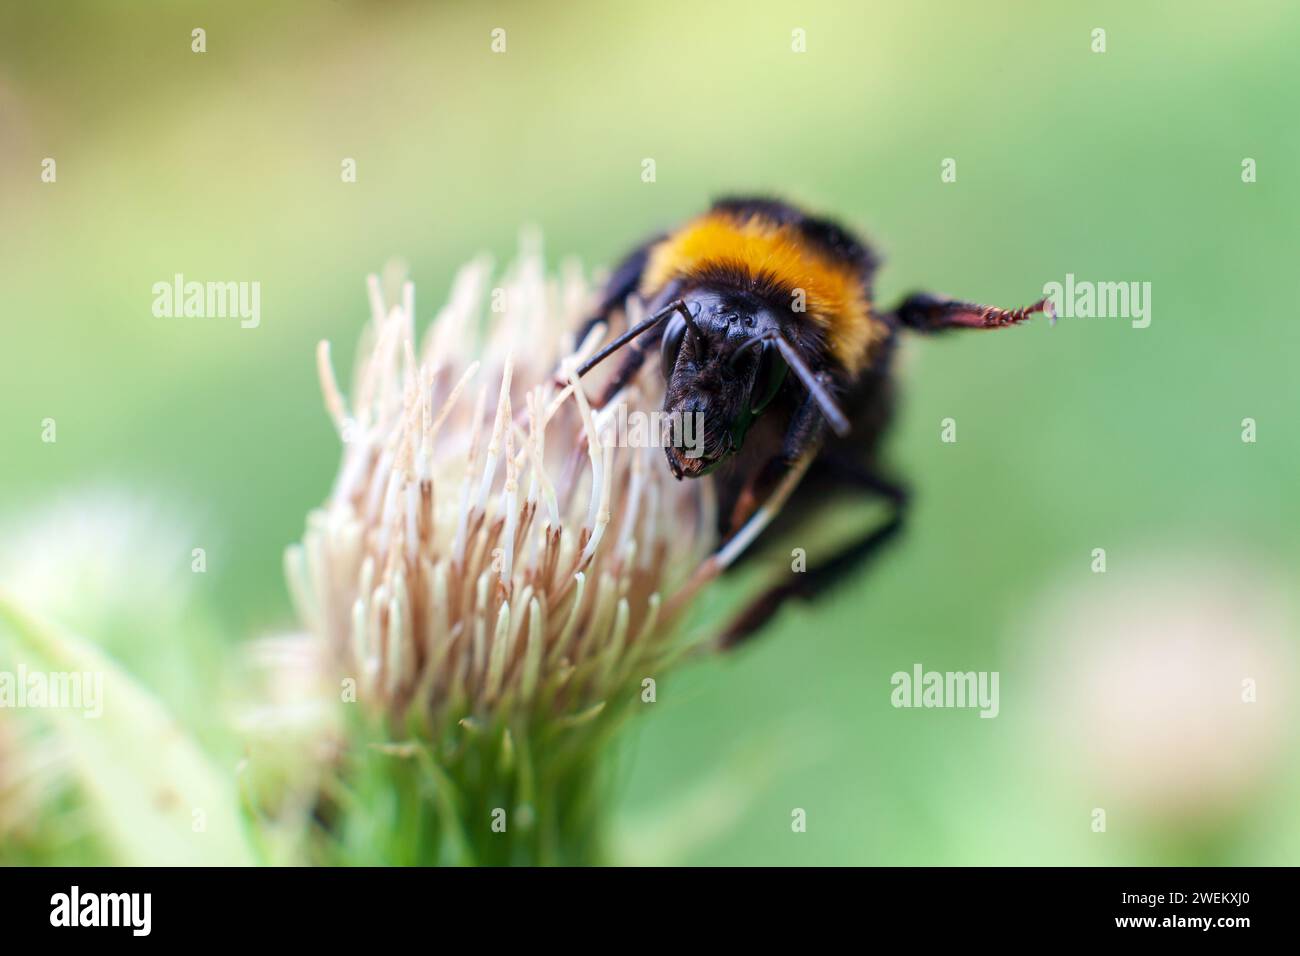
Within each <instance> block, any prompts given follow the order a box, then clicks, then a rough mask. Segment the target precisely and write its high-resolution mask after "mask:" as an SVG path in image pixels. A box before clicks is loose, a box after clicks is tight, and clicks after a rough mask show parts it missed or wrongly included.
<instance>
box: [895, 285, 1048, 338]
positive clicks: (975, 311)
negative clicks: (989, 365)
mask: <svg viewBox="0 0 1300 956" xmlns="http://www.w3.org/2000/svg"><path fill="white" fill-rule="evenodd" d="M1038 312H1042V313H1043V314H1044V315H1046V316H1048V317H1049V318H1050V319H1052V320H1055V319H1056V310H1055V309H1054V308H1053V307H1052V303H1051V300H1050V299H1039V300H1038V301H1037V302H1035V303H1034V304H1033V305H1027V306H1025V307H1024V308H1021V309H999V308H997V307H996V306H991V305H976V304H975V303H973V302H962V301H960V300H957V299H950V298H948V297H947V296H940V295H930V294H929V293H927V292H918V293H914V294H912V295H909V296H908V297H907V298H906V299H904V300H903V301H902V302H901V303H900V304H899V305H898V307H897V308H896V309H894V316H895V317H896V318H897V319H898V322H899V324H900V325H903V326H906V327H907V328H909V329H915V330H917V331H918V332H946V331H948V330H950V329H999V328H1002V327H1003V326H1007V325H1017V324H1019V323H1021V322H1023V321H1025V320H1026V319H1028V318H1029V317H1030V316H1032V315H1034V314H1036V313H1038Z"/></svg>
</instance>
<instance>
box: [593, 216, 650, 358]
mask: <svg viewBox="0 0 1300 956" xmlns="http://www.w3.org/2000/svg"><path fill="white" fill-rule="evenodd" d="M665 238H666V237H665V236H655V237H654V238H653V239H651V240H650V241H649V242H646V243H644V244H642V245H640V246H638V247H637V248H635V249H633V250H632V251H631V252H629V253H628V254H627V255H626V256H625V257H624V258H623V261H622V262H620V263H619V264H618V265H617V266H615V267H614V271H613V272H612V273H610V276H609V278H608V279H607V280H606V281H605V286H604V288H603V289H602V290H601V293H600V301H599V302H597V303H596V308H595V309H594V310H593V311H592V313H591V316H590V317H589V318H588V319H587V320H586V321H585V322H583V323H582V325H580V326H578V330H577V335H576V336H575V337H574V340H573V341H574V343H575V344H578V343H581V342H582V340H583V339H585V338H586V337H587V335H588V333H590V332H591V330H592V328H594V327H595V326H596V324H597V323H599V322H603V323H605V325H606V326H608V325H609V324H610V319H611V318H613V315H614V313H615V312H618V311H620V310H622V309H623V307H624V305H625V304H626V303H627V300H628V297H629V296H630V295H632V293H634V292H636V290H637V288H638V287H639V286H640V285H641V275H642V273H644V272H645V266H646V262H647V261H648V260H649V258H650V251H651V250H652V249H653V248H654V247H655V246H656V245H657V244H658V243H660V242H661V241H663V239H665ZM609 331H612V329H611V330H609Z"/></svg>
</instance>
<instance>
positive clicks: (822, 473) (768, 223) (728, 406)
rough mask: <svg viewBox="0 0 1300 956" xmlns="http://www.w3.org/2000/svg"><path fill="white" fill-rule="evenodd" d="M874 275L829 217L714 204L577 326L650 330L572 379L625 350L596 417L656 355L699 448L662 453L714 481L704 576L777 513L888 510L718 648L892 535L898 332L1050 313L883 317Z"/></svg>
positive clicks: (768, 204)
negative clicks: (888, 465) (888, 446)
mask: <svg viewBox="0 0 1300 956" xmlns="http://www.w3.org/2000/svg"><path fill="white" fill-rule="evenodd" d="M877 265H878V260H877V258H876V256H875V254H874V253H873V252H872V250H871V249H870V247H868V246H867V245H866V244H865V243H864V242H862V241H861V240H859V239H858V238H857V237H855V236H854V235H853V234H852V233H850V232H849V231H847V230H846V229H844V228H842V227H841V226H839V225H837V224H836V223H835V222H833V221H831V220H829V219H824V218H820V217H817V216H812V215H809V214H808V213H806V212H804V211H803V210H801V209H798V208H797V207H795V206H793V205H789V204H787V203H784V202H780V201H777V200H772V199H765V198H729V199H722V200H720V201H718V202H716V203H714V205H713V206H712V208H710V209H709V210H708V211H707V212H705V213H704V214H702V215H700V216H698V217H696V218H694V219H692V220H690V221H688V222H686V223H685V224H684V225H682V226H681V227H680V228H678V229H676V230H674V231H672V232H669V233H667V234H664V235H659V236H656V237H654V238H652V239H651V240H649V241H648V242H646V243H644V244H642V245H641V246H640V247H638V248H637V249H635V250H634V251H633V252H632V253H631V254H630V255H628V256H627V257H626V258H625V259H624V260H623V261H622V263H621V264H620V265H618V266H617V268H616V269H615V270H614V272H613V274H612V275H611V277H610V279H609V281H608V283H607V285H606V287H605V289H604V292H603V294H602V296H601V298H600V301H599V304H598V305H597V307H596V309H595V311H594V313H593V315H592V316H591V317H590V319H589V321H588V322H587V324H586V326H585V327H584V329H583V330H582V333H583V335H585V334H586V333H587V332H589V331H590V330H591V329H592V328H594V327H595V326H596V325H598V324H602V325H603V326H604V327H605V328H606V329H611V328H614V327H615V325H616V319H617V318H618V317H619V316H621V315H625V314H626V313H625V304H626V302H627V301H628V299H629V298H630V297H636V298H638V299H639V300H640V301H641V302H642V303H643V304H644V306H645V309H646V313H647V315H646V318H645V319H644V320H642V321H640V322H637V323H636V324H635V325H632V326H631V327H629V328H626V330H625V331H623V332H622V334H620V335H618V336H616V337H615V338H614V339H613V340H612V341H610V342H609V343H608V344H606V345H605V346H604V347H603V348H601V349H599V350H598V351H596V352H595V353H594V354H592V355H591V357H590V358H588V359H587V360H586V361H585V362H583V364H582V365H581V366H580V367H579V368H578V370H577V374H578V375H579V376H582V375H585V374H587V373H588V372H590V371H591V370H592V369H593V368H595V367H596V366H597V365H599V364H600V363H601V362H603V361H604V360H605V359H607V358H609V357H610V356H613V355H615V354H616V353H621V357H620V362H619V364H618V366H617V367H616V370H615V371H614V372H613V374H612V376H611V377H610V378H609V380H608V381H607V382H606V384H605V386H604V388H603V389H602V391H601V394H600V396H599V397H598V398H597V400H596V401H597V404H602V405H603V404H606V403H608V402H610V401H612V400H614V399H615V398H616V397H617V395H618V393H619V392H620V391H621V390H622V389H623V388H624V387H626V386H627V385H628V384H629V383H630V382H631V381H632V380H633V379H634V378H635V377H636V376H637V375H638V374H639V372H640V371H641V369H642V368H643V366H644V365H645V363H646V362H647V361H650V360H651V359H652V356H654V354H655V353H656V352H657V353H658V361H659V364H660V367H661V369H662V372H663V378H664V383H665V386H664V406H663V411H664V412H665V413H666V416H667V419H668V420H678V421H681V420H684V419H685V418H686V417H687V416H691V417H692V418H693V420H695V421H699V422H701V423H702V426H703V435H702V441H701V442H699V443H698V444H697V446H696V447H693V448H691V449H689V450H688V449H686V448H684V447H683V446H682V444H681V443H680V442H677V443H671V442H670V443H665V446H664V449H665V453H666V455H667V458H668V467H669V468H670V469H671V470H672V473H673V474H674V475H675V476H676V477H677V478H679V479H683V478H689V479H698V478H704V477H706V476H707V477H708V479H709V480H711V481H713V482H714V483H715V490H716V492H717V500H718V504H719V508H718V523H719V528H718V531H719V535H720V540H721V541H722V542H723V543H722V545H721V546H720V548H719V550H718V551H717V552H716V553H715V554H714V555H713V557H712V559H711V561H710V563H709V568H708V573H710V574H714V573H718V572H720V571H721V570H724V569H725V568H727V567H728V566H730V565H731V564H733V563H734V562H735V561H736V560H737V559H738V558H739V557H740V556H741V554H742V553H743V552H744V551H745V549H746V548H747V547H748V545H749V544H750V543H751V542H752V541H753V540H754V539H755V538H756V537H757V536H758V535H759V534H760V533H762V532H763V530H764V529H765V528H767V526H768V525H769V524H771V523H772V521H773V520H774V519H775V518H776V517H777V516H778V514H780V515H781V519H782V522H783V523H784V524H786V525H788V526H791V527H793V526H797V524H798V523H799V522H800V521H802V520H803V519H805V518H806V517H807V516H808V515H809V514H810V513H811V511H812V510H813V509H815V508H816V506H817V502H818V501H822V500H825V498H826V495H827V494H828V493H831V492H833V491H835V490H838V489H843V488H846V487H847V488H852V489H856V490H858V491H860V492H861V493H863V494H868V495H872V496H877V497H880V498H883V499H884V500H885V501H886V502H887V503H888V504H889V506H890V507H889V515H888V517H887V518H886V520H885V521H884V522H883V523H882V524H881V525H880V526H879V527H877V528H874V529H872V530H871V531H870V532H868V533H867V534H865V535H863V536H862V537H861V538H860V539H859V540H857V541H855V542H853V543H851V544H849V545H848V546H846V547H845V548H844V549H843V550H842V551H840V552H839V553H837V554H835V555H833V556H831V557H830V558H829V559H827V560H825V561H823V562H821V563H820V564H817V565H815V566H810V567H809V568H808V569H807V570H806V571H805V572H803V573H802V574H799V575H796V576H794V577H795V580H793V581H791V582H789V583H785V584H781V585H778V586H776V587H773V588H772V589H771V590H769V591H768V592H766V593H765V594H763V595H762V596H761V597H760V598H759V599H758V600H757V601H755V602H754V603H753V604H752V605H751V606H750V607H749V608H748V609H747V610H746V611H744V612H743V613H742V614H741V615H740V616H739V617H738V618H737V619H736V620H735V621H734V622H733V623H732V624H731V626H730V627H729V628H728V630H727V632H726V633H725V634H724V635H723V637H722V638H721V642H722V643H723V644H724V645H731V644H734V643H736V642H738V641H740V640H742V639H743V638H745V637H747V636H748V635H750V634H751V633H753V632H754V631H755V630H757V628H758V627H759V626H761V625H762V624H763V622H764V621H766V620H767V619H768V618H769V617H770V616H771V615H772V614H773V613H774V612H775V611H776V610H777V608H778V607H779V606H780V605H781V604H782V603H783V602H784V601H785V600H787V599H789V598H791V597H805V598H806V597H812V596H813V595H815V594H816V593H817V592H819V591H821V590H822V589H823V588H825V587H826V586H827V585H829V584H831V583H833V582H834V581H835V580H837V579H839V578H841V577H843V576H844V575H845V573H846V572H848V571H849V570H850V569H852V568H854V567H857V566H858V565H860V564H861V563H862V562H863V561H864V560H865V559H867V558H868V557H869V556H871V555H872V554H874V553H875V552H876V551H878V550H879V549H880V547H881V546H882V545H884V544H885V543H886V542H888V541H889V540H891V539H893V538H894V537H895V536H896V535H897V534H898V532H899V531H900V530H901V529H902V526H903V519H904V514H905V511H906V506H907V501H908V494H907V490H906V488H905V487H904V485H902V484H901V483H899V482H898V481H896V480H894V479H893V478H891V477H888V476H887V475H886V473H885V472H884V471H883V470H882V468H881V467H880V462H879V450H880V444H881V439H882V437H883V435H884V433H885V430H886V427H887V425H888V423H889V419H890V417H891V410H892V407H893V403H894V398H893V389H892V385H891V379H890V374H889V373H890V366H891V364H892V359H893V355H894V351H895V346H896V341H897V338H898V335H899V332H900V331H901V330H903V329H910V330H914V331H918V332H924V333H937V332H944V331H948V330H952V329H993V328H1004V327H1007V326H1011V325H1016V324H1018V323H1020V322H1023V321H1025V320H1026V319H1028V318H1029V317H1030V316H1032V315H1034V314H1035V313H1040V312H1045V311H1050V307H1049V305H1048V302H1047V300H1045V299H1044V300H1040V301H1038V302H1036V303H1034V304H1033V305H1030V306H1027V307H1025V308H1020V309H1000V308H995V307H992V306H983V305H976V304H973V303H970V302H963V301H960V300H956V299H951V298H947V297H944V296H938V295H932V294H928V293H914V294H912V295H909V296H907V297H905V298H904V299H903V301H902V302H901V303H899V305H898V306H896V307H895V308H894V309H892V310H890V311H882V310H879V309H877V308H876V306H875V303H874V299H873V296H872V282H873V279H874V276H875V272H876V269H877ZM624 324H626V320H624ZM581 338H582V335H580V339H581ZM679 416H680V417H679ZM801 484H802V485H803V486H804V489H805V490H804V491H803V492H801V493H800V495H798V496H795V497H794V498H793V499H792V501H791V503H790V505H789V506H788V507H784V510H783V506H785V505H786V502H787V499H791V495H792V493H793V491H794V490H795V487H796V486H798V485H801Z"/></svg>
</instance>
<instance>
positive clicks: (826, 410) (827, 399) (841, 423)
mask: <svg viewBox="0 0 1300 956" xmlns="http://www.w3.org/2000/svg"><path fill="white" fill-rule="evenodd" d="M769 335H770V337H771V340H772V341H773V342H775V343H776V347H777V348H778V349H780V350H781V357H782V358H783V359H785V361H786V364H787V365H789V366H790V368H792V369H794V374H795V375H798V376H799V381H801V382H803V386H804V388H806V389H808V394H809V395H811V396H812V397H813V401H815V402H816V403H817V407H818V408H820V409H821V410H822V414H823V415H824V416H826V421H827V422H829V423H830V426H831V428H833V429H834V430H835V434H837V435H839V436H840V437H841V438H843V437H844V436H845V435H847V434H848V433H849V430H850V428H851V427H852V426H850V424H849V420H848V418H846V417H845V415H844V412H842V411H841V410H840V406H839V403H837V402H836V401H835V399H834V397H833V396H832V395H831V393H830V392H829V391H827V390H826V386H825V385H823V384H822V383H821V381H820V380H819V379H818V378H817V376H816V374H815V373H814V372H813V370H812V369H810V368H809V367H808V363H807V362H805V361H804V360H803V356H802V355H800V354H799V350H798V349H797V348H795V347H794V346H793V345H791V344H790V340H789V339H787V338H786V337H785V336H784V335H782V334H781V333H780V332H771V333H769Z"/></svg>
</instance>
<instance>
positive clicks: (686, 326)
mask: <svg viewBox="0 0 1300 956" xmlns="http://www.w3.org/2000/svg"><path fill="white" fill-rule="evenodd" d="M684 301H685V302H686V306H687V309H688V310H689V312H690V314H691V318H690V319H689V320H688V319H687V318H686V317H685V316H684V315H682V314H680V313H678V314H676V315H674V316H672V317H671V318H670V319H669V320H668V324H667V326H666V327H665V329H664V334H663V339H662V345H661V348H660V356H661V361H662V366H663V374H664V379H665V380H666V382H667V388H666V390H665V393H664V412H665V413H666V414H665V416H664V422H663V425H664V429H665V434H664V435H663V436H662V439H663V444H664V451H665V453H666V454H667V456H668V466H669V468H671V469H672V472H673V474H674V475H676V476H677V477H678V478H683V477H686V478H698V477H700V476H702V475H706V474H708V473H709V472H710V471H712V470H713V469H714V468H716V467H717V466H718V465H719V464H721V463H722V462H723V461H725V460H726V459H727V458H728V457H729V456H731V455H733V454H734V453H736V452H737V451H739V450H740V448H741V446H742V445H743V444H744V441H745V433H746V432H747V431H748V430H749V427H750V425H751V424H753V422H754V420H755V419H756V418H757V417H758V416H759V415H761V414H762V413H763V412H764V411H765V410H766V409H767V407H768V406H769V405H770V404H771V403H772V400H773V399H774V398H775V397H776V395H777V393H778V391H780V388H781V385H782V383H783V382H784V380H785V377H786V373H787V372H788V370H789V366H788V365H787V364H786V361H785V359H784V358H783V357H782V355H781V350H780V349H779V348H778V346H777V343H776V339H775V338H774V337H773V336H776V335H779V333H780V326H779V325H778V320H777V318H776V316H775V315H774V314H773V313H772V312H771V311H769V310H768V309H767V308H766V307H765V306H763V305H761V304H760V303H757V302H754V301H751V300H749V299H747V298H745V297H743V296H738V295H736V294H734V293H727V292H718V291H712V290H697V291H696V292H694V293H693V294H691V295H688V296H685V297H684Z"/></svg>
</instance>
